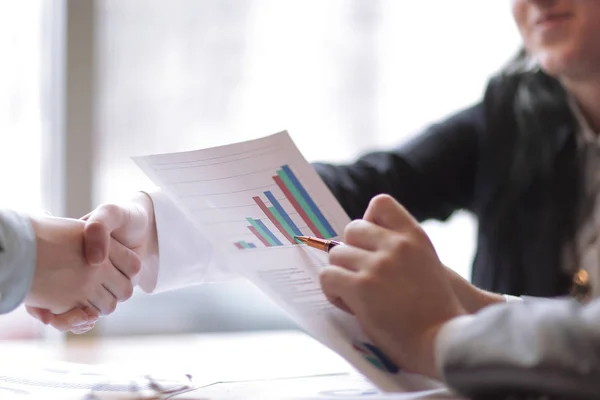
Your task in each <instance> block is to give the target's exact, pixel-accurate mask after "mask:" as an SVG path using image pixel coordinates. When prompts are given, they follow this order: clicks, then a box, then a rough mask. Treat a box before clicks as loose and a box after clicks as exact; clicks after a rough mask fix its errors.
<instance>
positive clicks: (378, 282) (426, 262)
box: [321, 195, 465, 378]
mask: <svg viewBox="0 0 600 400" xmlns="http://www.w3.org/2000/svg"><path fill="white" fill-rule="evenodd" d="M344 242H345V243H346V245H345V246H344V245H343V246H336V247H335V248H333V249H332V250H331V251H330V253H329V260H330V262H331V264H332V265H331V266H328V267H326V268H324V269H323V271H322V273H321V285H322V288H323V291H324V293H325V295H326V296H327V298H328V299H330V301H332V303H334V304H340V301H342V302H343V303H344V304H345V306H346V307H347V308H348V309H349V310H350V311H351V312H352V313H353V314H354V315H356V317H357V319H358V321H359V322H360V324H361V325H362V327H363V328H364V330H365V332H366V333H367V335H368V336H369V337H370V338H371V340H373V341H374V343H375V344H376V345H377V346H379V347H380V348H381V349H382V350H383V351H384V352H385V353H386V354H387V355H388V356H389V357H391V358H392V360H393V361H394V362H395V363H397V365H399V366H401V367H403V368H405V369H408V370H411V371H414V372H418V373H421V374H425V375H428V376H430V377H434V378H438V375H437V371H436V369H435V360H434V343H435V337H436V335H437V333H438V331H439V329H440V328H441V326H442V325H443V324H444V323H445V322H446V321H448V320H450V319H452V318H454V317H457V316H459V315H462V314H464V313H465V310H464V309H463V308H462V306H461V304H460V303H459V301H458V300H457V298H456V296H455V295H454V293H453V291H452V288H451V285H450V283H449V282H448V278H447V276H446V271H445V269H444V266H443V265H442V263H441V262H440V260H439V259H438V257H437V254H436V252H435V249H434V248H433V245H432V244H431V242H430V240H429V238H428V237H427V235H426V234H425V232H424V231H423V230H422V229H421V227H420V226H419V224H418V223H417V221H415V220H414V219H413V218H412V217H411V216H410V214H408V212H407V211H406V210H405V209H404V208H403V207H402V206H401V205H400V204H398V203H397V202H396V201H395V200H394V199H393V198H391V197H390V196H388V195H379V196H376V197H375V198H373V199H372V200H371V202H370V204H369V207H368V209H367V211H366V213H365V216H364V219H363V220H357V221H353V222H352V223H350V224H349V225H348V226H347V227H346V229H345V231H344Z"/></svg>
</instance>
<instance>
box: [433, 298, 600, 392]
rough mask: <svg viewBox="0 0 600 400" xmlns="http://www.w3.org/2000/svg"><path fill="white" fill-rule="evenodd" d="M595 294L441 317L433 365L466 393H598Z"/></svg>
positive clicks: (599, 327)
mask: <svg viewBox="0 0 600 400" xmlns="http://www.w3.org/2000/svg"><path fill="white" fill-rule="evenodd" d="M599 321H600V299H598V300H596V301H594V302H592V303H590V304H589V305H586V306H582V305H580V304H579V303H576V302H574V301H570V300H532V301H525V302H522V303H520V304H517V305H513V306H508V305H499V306H494V307H489V308H486V309H484V310H482V311H481V312H479V313H478V314H476V315H474V316H466V317H464V316H463V317H459V318H456V319H454V320H451V321H449V322H448V323H446V324H445V325H444V326H443V327H442V329H441V330H440V332H439V334H438V337H437V339H436V359H437V361H436V363H437V366H438V370H439V371H440V372H441V374H442V375H443V377H444V379H445V380H446V382H447V383H448V384H449V385H450V386H451V387H453V388H455V389H457V390H458V391H460V392H461V393H464V394H467V395H469V396H473V395H484V394H485V393H498V390H499V388H502V389H503V390H505V391H506V392H507V394H509V393H511V392H517V393H522V392H526V391H530V392H533V393H540V392H541V393H546V394H554V395H562V396H566V397H568V396H572V398H579V397H578V395H579V396H581V397H583V398H585V396H586V395H587V396H589V397H590V398H595V397H594V396H597V394H598V393H600V382H599V381H598V376H600V322H599Z"/></svg>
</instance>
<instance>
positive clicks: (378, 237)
mask: <svg viewBox="0 0 600 400" xmlns="http://www.w3.org/2000/svg"><path fill="white" fill-rule="evenodd" d="M390 233H391V232H390V231H389V230H388V229H387V228H384V227H381V226H379V225H376V224H375V223H373V222H369V221H366V220H364V219H357V220H354V221H352V222H350V223H349V224H348V225H347V226H346V228H345V229H344V243H345V244H347V245H350V246H354V247H359V248H361V249H364V250H369V251H376V250H378V249H379V248H381V247H382V243H383V242H384V240H385V239H386V238H387V237H388V235H389V234H390ZM336 247H340V246H336ZM334 248H335V247H334Z"/></svg>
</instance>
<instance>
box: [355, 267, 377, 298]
mask: <svg viewBox="0 0 600 400" xmlns="http://www.w3.org/2000/svg"><path fill="white" fill-rule="evenodd" d="M355 285H356V288H355V290H356V291H357V292H358V293H365V292H371V291H373V290H377V288H378V286H379V279H378V278H377V276H376V275H375V274H373V273H371V272H364V273H361V274H359V275H358V276H357V278H356V281H355Z"/></svg>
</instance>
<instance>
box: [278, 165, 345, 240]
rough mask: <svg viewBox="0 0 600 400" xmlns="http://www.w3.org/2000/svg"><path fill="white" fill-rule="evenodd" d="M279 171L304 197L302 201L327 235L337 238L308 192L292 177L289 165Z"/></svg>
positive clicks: (294, 176)
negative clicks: (325, 230)
mask: <svg viewBox="0 0 600 400" xmlns="http://www.w3.org/2000/svg"><path fill="white" fill-rule="evenodd" d="M281 169H282V170H283V172H284V173H285V174H286V175H287V176H288V178H290V181H292V183H293V184H294V186H296V189H298V192H300V194H301V195H302V197H304V200H306V202H307V203H308V206H309V207H310V208H311V209H312V210H313V212H314V213H315V215H316V216H317V218H319V221H321V223H322V224H323V226H324V227H325V229H327V231H328V232H329V234H330V235H331V236H332V237H333V236H337V233H335V231H334V230H333V228H332V227H331V225H330V224H329V221H327V219H326V218H325V217H324V216H323V214H322V213H321V210H319V207H317V205H316V204H315V202H314V201H313V199H312V198H311V197H310V195H309V194H308V192H307V191H306V189H304V186H302V184H301V183H300V181H299V180H298V178H296V175H294V173H293V172H292V170H291V169H290V167H289V165H282V166H281Z"/></svg>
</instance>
